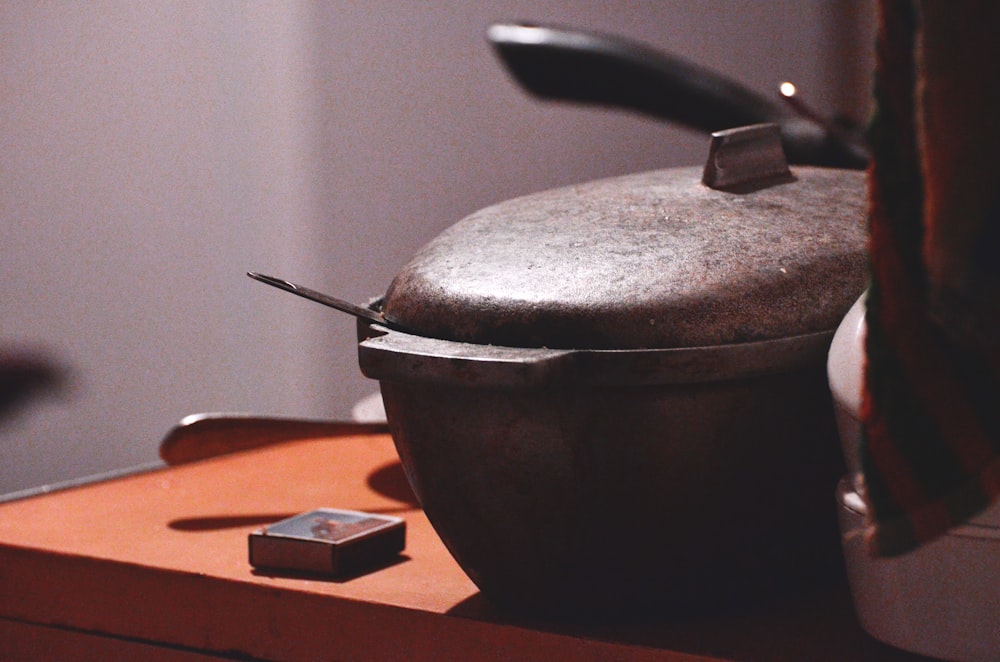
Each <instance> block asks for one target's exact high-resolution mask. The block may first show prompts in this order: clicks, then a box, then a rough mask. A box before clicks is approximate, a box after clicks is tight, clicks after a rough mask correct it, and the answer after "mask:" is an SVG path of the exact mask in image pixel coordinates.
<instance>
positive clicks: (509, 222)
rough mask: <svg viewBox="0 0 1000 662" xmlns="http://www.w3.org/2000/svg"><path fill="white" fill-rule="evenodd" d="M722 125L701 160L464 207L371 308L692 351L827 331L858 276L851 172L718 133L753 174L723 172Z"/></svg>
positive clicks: (475, 329) (488, 333)
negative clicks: (807, 163) (471, 209)
mask: <svg viewBox="0 0 1000 662" xmlns="http://www.w3.org/2000/svg"><path fill="white" fill-rule="evenodd" d="M754 128H755V129H758V130H759V127H754ZM726 134H732V132H720V133H718V134H715V135H714V137H713V138H714V140H715V142H714V143H713V145H714V147H713V150H712V156H710V160H709V163H710V165H709V166H708V167H706V168H705V170H704V171H703V170H702V169H701V168H674V169H669V170H659V171H654V172H646V173H641V174H635V175H629V176H624V177H616V178H612V179H603V180H598V181H593V182H589V183H586V184H580V185H575V186H568V187H564V188H560V189H556V190H551V191H545V192H542V193H537V194H534V195H528V196H525V197H521V198H517V199H514V200H510V201H507V202H503V203H500V204H497V205H494V206H492V207H488V208H486V209H483V210H482V211H479V212H477V213H475V214H472V215H471V216H469V217H467V218H465V219H464V220H462V221H460V222H459V223H457V224H455V225H453V226H452V227H450V228H449V229H447V230H445V231H444V232H443V233H442V234H440V235H439V236H438V237H437V238H436V239H434V240H432V241H431V242H430V243H429V244H427V245H426V246H424V248H422V249H421V250H420V251H419V252H418V253H417V254H416V255H415V256H414V257H413V259H412V260H411V261H410V262H409V263H408V264H407V265H406V266H405V267H404V268H403V269H402V271H401V272H400V273H399V274H398V275H397V276H396V278H395V279H394V280H393V282H392V283H391V285H390V287H389V289H388V291H387V293H386V296H385V298H384V301H383V304H382V306H383V314H384V315H385V317H386V318H387V319H388V320H392V321H394V322H397V323H398V324H400V325H402V326H405V327H407V328H410V329H413V330H416V331H417V332H419V333H421V334H423V335H427V336H431V337H436V338H443V339H448V340H455V341H460V342H469V343H478V344H493V345H505V346H512V347H551V348H588V349H634V348H668V347H698V346H710V345H720V344H730V343H741V342H751V341H759V340H767V339H774V338H780V337H786V336H792V335H800V334H806V333H815V332H822V331H829V330H832V329H834V328H836V326H837V324H838V323H839V322H840V320H841V319H842V318H843V316H844V314H845V313H846V311H847V310H848V309H849V308H850V307H851V305H852V303H853V302H854V300H855V299H857V297H858V295H859V294H860V292H861V291H862V290H863V289H864V287H865V284H866V281H867V259H866V252H865V249H866V236H867V235H866V222H865V191H864V187H865V183H864V175H863V174H862V173H859V172H855V171H847V170H835V169H828V168H812V167H798V168H795V170H794V171H792V172H789V171H788V169H787V166H784V165H783V164H782V165H781V167H772V166H773V164H772V165H770V166H769V165H768V164H766V163H763V162H761V160H760V159H761V154H762V150H761V149H759V148H757V147H754V148H751V149H749V150H748V149H746V146H747V145H746V144H745V141H744V144H742V146H741V145H740V143H741V140H735V141H732V140H730V142H735V143H736V147H735V149H736V151H737V154H736V156H738V157H739V159H741V160H742V161H743V162H744V163H745V164H747V165H748V167H749V169H750V171H752V172H754V173H761V172H764V173H767V177H765V178H764V179H758V180H756V181H747V180H746V178H742V177H740V176H735V177H733V176H732V175H733V170H734V166H733V154H731V153H726V152H725V151H724V149H719V150H716V147H720V146H721V147H722V148H724V147H725V143H726V140H727V139H731V138H732V135H729V136H727V135H726ZM719 136H722V139H721V142H720V138H719ZM738 137H739V136H738V135H737V138H738ZM778 138H779V139H780V136H778ZM774 144H777V148H776V149H777V150H778V152H779V154H780V142H778V143H774ZM768 149H772V151H773V144H772V147H771V148H768ZM741 151H742V152H744V154H743V155H742V156H740V154H739V152H741ZM766 151H767V149H765V150H763V152H766ZM748 154H749V156H747V155H748ZM782 159H783V156H782ZM703 175H704V177H705V178H706V180H714V183H713V185H714V186H717V187H719V186H722V187H723V189H721V190H720V189H719V188H712V187H710V186H708V185H706V184H704V183H702V178H703Z"/></svg>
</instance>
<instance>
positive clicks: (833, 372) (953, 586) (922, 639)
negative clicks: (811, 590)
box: [827, 295, 1000, 661]
mask: <svg viewBox="0 0 1000 662" xmlns="http://www.w3.org/2000/svg"><path fill="white" fill-rule="evenodd" d="M864 300H865V296H864V295H862V297H861V298H860V299H859V300H858V301H857V303H855V305H854V306H853V307H852V308H851V310H850V311H849V312H848V314H847V316H846V317H845V318H844V321H843V323H842V324H841V326H840V328H839V329H838V330H837V333H836V334H835V335H834V338H833V344H832V345H831V347H830V355H829V360H828V363H827V369H828V372H829V378H830V390H831V392H832V394H833V400H834V408H835V411H836V416H837V426H838V429H839V431H840V435H841V442H842V444H843V447H844V457H845V459H846V461H847V466H848V469H849V474H848V476H846V477H845V478H844V480H842V481H841V483H840V486H839V488H838V491H837V506H838V515H839V520H840V527H841V535H842V542H843V548H844V559H845V562H846V564H847V575H848V581H849V582H850V587H851V595H852V597H853V600H854V607H855V611H856V612H857V614H858V619H859V620H860V622H861V626H862V627H863V628H864V629H865V631H867V632H868V633H869V634H871V635H872V636H873V637H875V638H876V639H879V640H881V641H883V642H885V643H887V644H890V645H892V646H896V647H897V648H902V649H904V650H908V651H912V652H915V653H920V654H922V655H930V656H933V657H938V658H942V659H948V660H970V661H973V660H975V661H979V660H997V659H1000V504H996V505H994V506H993V507H991V508H989V509H987V510H986V511H985V512H984V513H982V514H981V515H980V516H979V517H976V518H974V519H972V520H971V521H970V522H968V523H967V524H965V525H963V526H959V527H956V528H955V529H953V530H952V531H950V532H949V533H948V534H947V535H945V536H942V537H941V538H939V539H937V540H935V541H933V542H931V543H928V544H926V545H924V546H922V547H920V548H919V549H917V550H915V551H913V552H910V553H908V554H905V555H902V556H897V557H892V558H874V557H872V556H870V555H869V554H868V551H867V549H866V548H865V543H864V527H865V504H864V502H863V501H862V499H861V497H860V496H859V495H858V494H857V492H856V491H854V476H855V475H856V473H857V472H859V471H860V463H859V461H858V442H859V440H860V437H861V419H860V412H861V389H862V383H863V372H864V338H865V330H866V326H865V304H864Z"/></svg>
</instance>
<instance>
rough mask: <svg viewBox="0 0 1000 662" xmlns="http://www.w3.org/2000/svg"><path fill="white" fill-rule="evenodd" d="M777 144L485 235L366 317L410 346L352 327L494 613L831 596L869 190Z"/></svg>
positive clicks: (478, 223) (451, 542)
mask: <svg viewBox="0 0 1000 662" xmlns="http://www.w3.org/2000/svg"><path fill="white" fill-rule="evenodd" d="M779 141H780V136H779V135H778V132H777V129H776V127H750V128H749V129H745V130H736V131H728V132H721V133H718V134H715V137H714V141H713V148H712V153H711V155H710V163H709V166H708V167H706V169H705V170H704V171H702V170H701V169H695V168H680V169H671V170H663V171H657V172H649V173H643V174H637V175H631V176H626V177H620V178H615V179H608V180H601V181H596V182H591V183H587V184H581V185H578V186H570V187H566V188H562V189H559V190H554V191H547V192H543V193H539V194H535V195H530V196H527V197H523V198H519V199H516V200H511V201H508V202H504V203H501V204H499V205H496V206H493V207H490V208H488V209H485V210H482V211H480V212H478V213H476V214H473V215H472V216H470V217H468V218H466V219H465V220H463V221H461V222H459V223H458V224H456V225H454V226H452V227H451V228H450V229H448V230H446V231H445V232H444V233H442V234H441V235H440V236H438V237H437V238H436V239H435V240H433V241H432V242H431V243H430V244H428V245H427V246H425V247H424V248H423V249H421V250H420V251H419V252H418V253H417V255H416V256H415V257H414V258H413V259H412V260H411V262H410V263H409V264H408V265H406V266H405V267H404V268H403V269H402V271H401V272H400V273H399V275H398V276H397V277H396V278H395V279H394V281H393V282H392V284H391V286H390V287H389V289H388V291H387V293H386V295H385V297H384V298H383V299H381V300H379V301H378V302H377V303H375V304H373V305H374V306H375V307H376V308H378V309H379V310H381V312H382V314H383V315H384V317H385V318H386V319H387V320H390V321H392V322H395V323H396V324H397V325H398V326H400V327H403V328H406V329H410V330H413V331H414V332H413V333H404V332H400V331H396V330H390V329H389V328H387V327H385V326H382V325H379V324H373V323H371V322H364V323H361V324H359V334H360V340H361V341H360V344H359V362H360V366H361V370H362V372H363V373H364V374H365V375H366V376H368V377H371V378H373V379H377V380H379V382H380V386H381V391H382V396H383V399H384V402H385V408H386V415H387V418H388V422H389V427H390V430H391V432H392V435H393V439H394V441H395V444H396V447H397V449H398V451H399V455H400V458H401V459H402V462H403V466H404V468H405V470H406V473H407V475H408V477H409V479H410V481H411V483H412V486H413V488H414V491H415V493H416V495H417V497H418V499H419V500H420V503H421V505H422V506H423V508H424V510H425V511H426V513H427V516H428V518H429V519H430V521H431V523H432V524H433V525H434V527H435V529H436V530H437V532H438V533H439V534H440V536H441V538H442V540H443V541H444V542H445V544H446V545H447V547H448V549H449V550H450V551H451V552H452V554H453V555H454V556H455V558H456V560H457V561H458V562H459V564H460V565H461V566H462V568H463V569H464V570H465V571H466V572H467V573H468V574H469V576H470V577H471V578H472V580H473V581H474V582H476V584H477V585H478V586H479V587H480V588H481V589H482V591H483V593H484V594H485V595H486V596H487V597H488V598H490V599H492V600H493V601H494V602H496V603H498V604H500V605H502V606H506V607H508V608H512V609H516V610H519V611H524V610H544V611H545V612H546V613H549V614H555V613H572V614H579V613H602V614H606V613H609V612H610V611H620V610H623V609H625V610H627V609H629V608H648V607H650V606H657V607H665V608H671V607H678V608H685V609H689V608H692V607H695V606H699V605H700V606H704V605H712V606H714V605H719V604H723V603H729V602H731V601H733V600H736V599H742V598H744V597H746V596H747V595H761V591H765V592H766V591H768V590H770V589H782V588H786V587H788V586H789V585H794V584H795V583H796V582H799V581H802V580H803V579H804V578H815V577H817V576H819V575H822V573H824V572H835V571H836V570H834V568H836V567H837V558H838V556H837V554H838V549H839V542H838V539H837V535H836V520H835V513H834V512H833V508H831V506H830V495H831V494H832V493H833V490H834V488H835V486H836V482H837V479H838V477H839V476H840V475H841V474H842V473H843V471H844V468H843V464H842V460H841V458H840V453H839V446H838V443H837V436H836V429H835V425H834V421H833V416H832V407H831V404H830V395H829V391H828V388H827V383H826V376H825V358H826V352H827V349H828V347H829V343H830V339H831V337H832V335H833V332H834V330H835V328H836V327H837V325H838V323H839V322H840V320H841V319H842V318H843V316H844V314H845V313H846V311H847V310H848V308H850V306H851V304H852V303H853V302H854V300H855V299H856V298H857V297H858V295H859V293H860V292H861V291H862V290H863V289H864V287H865V284H866V278H867V276H866V258H865V243H866V239H865V237H866V234H865V220H864V179H863V175H862V174H861V173H858V172H852V171H846V170H833V169H825V168H812V167H802V168H796V169H795V170H794V171H789V170H788V168H787V166H786V165H785V163H784V161H783V159H782V158H781V147H780V142H779ZM703 178H704V180H705V181H706V182H707V184H706V183H703V182H702V179H703Z"/></svg>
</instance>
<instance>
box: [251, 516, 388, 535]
mask: <svg viewBox="0 0 1000 662" xmlns="http://www.w3.org/2000/svg"><path fill="white" fill-rule="evenodd" d="M386 524H387V522H386V520H384V519H381V518H377V517H371V516H370V515H366V514H363V513H357V514H355V513H349V512H344V511H334V510H331V511H324V510H314V511H312V512H308V513H303V514H302V515H298V516H297V517H291V518H289V519H287V520H283V521H281V522H278V523H277V524H273V525H271V526H269V527H267V528H266V529H265V532H266V534H267V535H269V536H291V537H294V538H314V539H316V540H326V541H329V542H334V543H335V542H341V541H343V540H347V539H348V538H351V537H353V536H356V535H358V534H360V533H364V532H366V531H371V530H372V529H377V528H379V527H384V526H385V525H386Z"/></svg>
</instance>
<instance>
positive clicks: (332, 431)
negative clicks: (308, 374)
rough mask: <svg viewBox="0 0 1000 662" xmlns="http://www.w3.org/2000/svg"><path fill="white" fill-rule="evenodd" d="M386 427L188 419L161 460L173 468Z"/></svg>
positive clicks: (164, 446)
mask: <svg viewBox="0 0 1000 662" xmlns="http://www.w3.org/2000/svg"><path fill="white" fill-rule="evenodd" d="M388 429H389V427H388V425H387V424H385V423H356V422H349V421H322V420H308V419H296V418H271V417H264V416H254V415H250V414H193V415H191V416H186V417H185V418H183V419H181V421H180V422H179V423H178V424H177V425H176V426H175V427H174V428H173V429H172V430H170V432H168V433H167V435H166V436H165V437H164V438H163V440H162V441H161V442H160V457H161V458H162V459H163V461H164V462H166V463H167V464H169V465H176V464H186V463H188V462H195V461H197V460H204V459H207V458H210V457H215V456H218V455H225V454H228V453H235V452H238V451H244V450H250V449H252V448H261V447H263V446H271V445H274V444H279V443H282V442H286V441H294V440H299V439H315V438H317V437H345V436H351V435H362V434H376V433H384V432H387V431H388Z"/></svg>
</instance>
